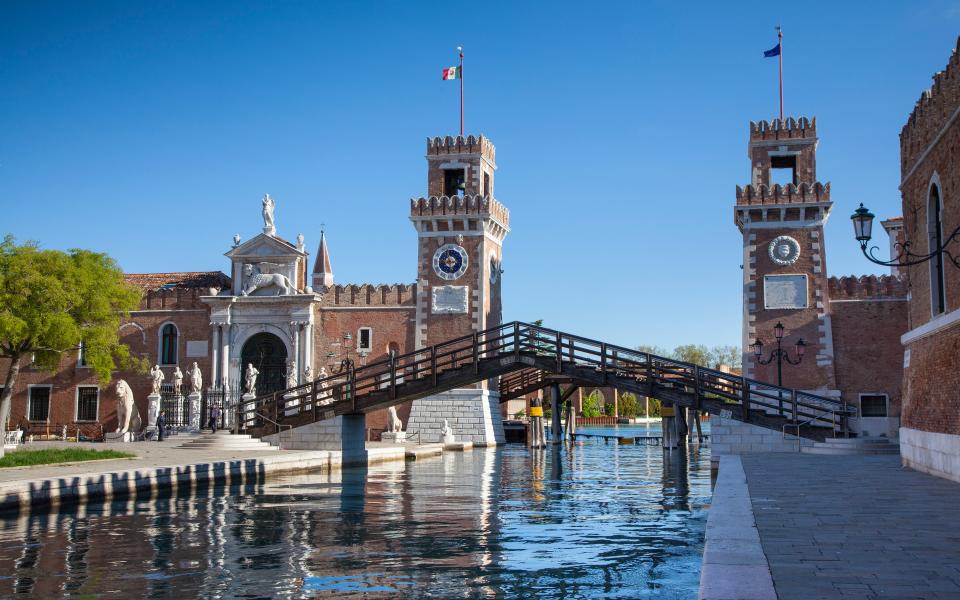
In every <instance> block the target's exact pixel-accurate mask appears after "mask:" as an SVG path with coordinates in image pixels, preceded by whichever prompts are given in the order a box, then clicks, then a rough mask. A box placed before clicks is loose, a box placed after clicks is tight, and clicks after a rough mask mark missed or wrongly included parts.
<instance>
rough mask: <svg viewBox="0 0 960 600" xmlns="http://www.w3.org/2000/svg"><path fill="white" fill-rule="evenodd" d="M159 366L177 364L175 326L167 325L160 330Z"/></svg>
mask: <svg viewBox="0 0 960 600" xmlns="http://www.w3.org/2000/svg"><path fill="white" fill-rule="evenodd" d="M160 364H161V365H175V364H177V326H176V325H174V324H173V323H167V324H166V325H164V326H163V329H161V330H160Z"/></svg>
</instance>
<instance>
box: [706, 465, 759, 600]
mask: <svg viewBox="0 0 960 600" xmlns="http://www.w3.org/2000/svg"><path fill="white" fill-rule="evenodd" d="M697 598H699V599H700V600H743V599H745V598H749V599H751V600H767V599H769V600H776V598H777V593H776V591H775V590H774V587H773V576H772V575H771V574H770V565H769V564H768V563H767V557H766V555H765V554H764V553H763V546H762V545H761V544H760V533H759V531H757V523H756V521H755V520H754V517H753V504H752V503H751V502H750V490H749V488H748V487H747V476H746V474H745V473H744V471H743V464H742V463H741V462H740V457H739V456H724V457H723V458H721V459H720V471H719V474H718V475H717V485H716V487H714V489H713V500H712V502H711V504H710V510H709V512H708V515H707V533H706V540H705V543H704V548H703V562H702V564H701V567H700V591H699V593H698V594H697Z"/></svg>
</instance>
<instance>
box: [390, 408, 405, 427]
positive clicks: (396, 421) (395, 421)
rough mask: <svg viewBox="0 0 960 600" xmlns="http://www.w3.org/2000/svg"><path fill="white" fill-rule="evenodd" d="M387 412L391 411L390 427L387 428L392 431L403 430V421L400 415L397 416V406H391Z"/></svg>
mask: <svg viewBox="0 0 960 600" xmlns="http://www.w3.org/2000/svg"><path fill="white" fill-rule="evenodd" d="M387 412H388V413H390V428H389V429H388V430H387V431H389V432H390V433H399V432H401V431H403V421H401V420H400V417H398V416H397V408H396V407H395V406H391V407H390V408H388V409H387Z"/></svg>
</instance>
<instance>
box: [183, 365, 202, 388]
mask: <svg viewBox="0 0 960 600" xmlns="http://www.w3.org/2000/svg"><path fill="white" fill-rule="evenodd" d="M187 377H189V378H190V392H191V393H194V394H199V393H200V390H201V389H202V388H203V375H202V374H201V373H200V367H198V366H197V363H196V362H194V363H193V364H192V365H190V368H189V369H187Z"/></svg>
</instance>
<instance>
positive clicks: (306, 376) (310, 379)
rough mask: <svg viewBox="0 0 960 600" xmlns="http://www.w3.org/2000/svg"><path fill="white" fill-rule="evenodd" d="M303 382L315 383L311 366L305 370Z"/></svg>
mask: <svg viewBox="0 0 960 600" xmlns="http://www.w3.org/2000/svg"><path fill="white" fill-rule="evenodd" d="M303 382H304V383H313V373H312V372H311V371H310V365H307V366H305V367H304V368H303Z"/></svg>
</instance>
